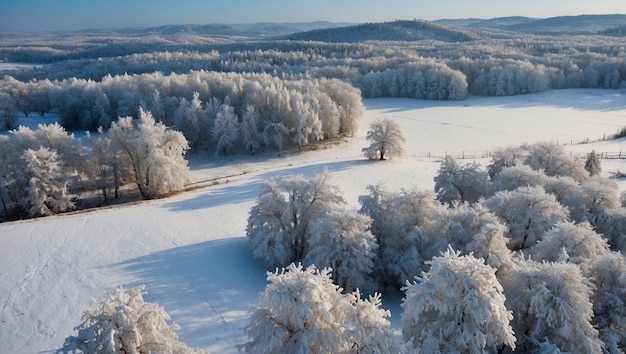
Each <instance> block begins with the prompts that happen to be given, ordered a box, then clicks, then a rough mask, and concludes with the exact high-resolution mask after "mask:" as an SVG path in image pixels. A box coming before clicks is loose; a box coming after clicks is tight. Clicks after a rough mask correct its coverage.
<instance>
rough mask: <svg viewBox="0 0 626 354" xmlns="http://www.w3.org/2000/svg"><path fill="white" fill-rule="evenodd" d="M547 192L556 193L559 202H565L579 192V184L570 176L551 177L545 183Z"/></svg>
mask: <svg viewBox="0 0 626 354" xmlns="http://www.w3.org/2000/svg"><path fill="white" fill-rule="evenodd" d="M543 189H544V190H545V191H546V193H549V194H552V195H554V197H555V198H556V200H557V202H559V203H561V204H563V203H564V202H565V201H566V200H568V199H569V198H570V197H572V196H573V195H574V194H576V193H578V189H579V185H578V182H576V180H575V179H573V178H572V177H569V176H560V177H549V178H548V179H547V180H546V181H545V182H544V183H543Z"/></svg>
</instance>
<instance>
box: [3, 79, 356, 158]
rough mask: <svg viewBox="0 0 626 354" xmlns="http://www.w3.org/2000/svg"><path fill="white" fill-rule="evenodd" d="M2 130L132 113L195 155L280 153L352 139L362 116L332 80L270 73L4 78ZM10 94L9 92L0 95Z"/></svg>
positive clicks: (87, 124)
mask: <svg viewBox="0 0 626 354" xmlns="http://www.w3.org/2000/svg"><path fill="white" fill-rule="evenodd" d="M2 88H3V89H2V90H3V91H4V92H5V93H0V105H1V104H2V102H6V103H5V106H4V107H5V109H4V110H0V112H4V113H2V114H3V116H1V117H0V118H3V126H4V127H7V128H10V129H14V128H17V127H16V125H17V121H16V117H17V115H18V111H22V112H23V114H29V112H31V111H34V112H39V113H41V114H44V113H45V112H50V111H52V112H56V113H57V114H58V115H59V116H60V123H61V125H62V126H63V127H64V128H65V129H66V130H68V131H76V130H89V131H96V130H97V129H98V128H99V127H102V128H103V129H105V130H106V129H108V128H109V127H110V126H111V124H112V122H113V121H115V120H116V119H117V118H118V117H126V116H133V117H136V118H138V114H137V107H139V106H142V107H145V108H146V110H150V111H151V112H152V114H153V115H154V117H155V119H156V120H157V121H158V122H161V123H163V124H165V125H167V126H168V127H171V128H173V129H176V130H179V131H181V132H183V134H185V136H186V138H187V140H188V142H189V144H190V146H191V147H192V148H193V149H200V148H202V149H215V150H217V153H231V152H234V151H238V150H246V151H249V152H255V151H256V150H257V149H258V148H259V147H271V148H277V149H282V148H283V147H285V146H298V147H300V148H302V147H303V146H305V145H307V144H309V143H312V142H315V141H319V140H325V139H331V138H335V137H339V136H350V135H352V134H353V133H354V132H355V131H356V128H357V126H358V121H359V120H360V119H361V117H362V116H363V113H364V107H363V104H362V102H361V95H360V94H359V91H358V90H357V89H355V88H353V87H352V86H350V85H349V84H346V83H343V82H341V81H339V80H335V79H311V80H305V79H298V80H290V79H284V80H283V79H280V78H277V77H274V76H271V75H268V74H237V73H220V72H211V71H204V70H201V71H191V72H188V73H186V74H175V73H172V74H170V75H164V74H162V73H160V72H154V73H150V74H142V75H121V76H110V75H108V76H105V77H104V78H103V79H102V81H99V82H96V81H91V80H83V79H76V78H71V79H67V80H63V81H50V80H43V81H31V82H28V83H22V82H20V81H17V80H15V79H13V78H12V77H8V76H7V77H5V78H4V79H3V80H2ZM6 92H8V93H6ZM0 108H2V107H0Z"/></svg>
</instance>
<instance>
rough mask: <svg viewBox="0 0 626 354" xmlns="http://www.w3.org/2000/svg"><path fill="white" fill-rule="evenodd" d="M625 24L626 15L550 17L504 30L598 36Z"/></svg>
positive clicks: (507, 27)
mask: <svg viewBox="0 0 626 354" xmlns="http://www.w3.org/2000/svg"><path fill="white" fill-rule="evenodd" d="M624 24H626V15H581V16H561V17H550V18H546V19H541V20H535V21H531V22H525V23H519V24H516V25H511V26H506V27H504V28H502V29H507V30H510V31H516V32H524V33H532V34H568V33H571V34H598V33H600V32H602V31H604V30H607V29H609V28H614V27H618V26H622V25H624Z"/></svg>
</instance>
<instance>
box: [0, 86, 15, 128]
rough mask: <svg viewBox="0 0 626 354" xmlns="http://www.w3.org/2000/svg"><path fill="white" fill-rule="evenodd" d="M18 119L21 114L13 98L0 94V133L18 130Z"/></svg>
mask: <svg viewBox="0 0 626 354" xmlns="http://www.w3.org/2000/svg"><path fill="white" fill-rule="evenodd" d="M18 117H19V112H18V109H17V104H16V103H15V100H14V99H13V97H11V96H10V95H9V94H7V93H4V92H0V131H1V130H13V129H16V128H17V119H18Z"/></svg>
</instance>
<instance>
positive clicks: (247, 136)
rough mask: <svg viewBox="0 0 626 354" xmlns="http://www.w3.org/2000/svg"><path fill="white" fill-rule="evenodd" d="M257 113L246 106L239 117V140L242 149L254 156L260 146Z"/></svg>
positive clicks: (252, 107)
mask: <svg viewBox="0 0 626 354" xmlns="http://www.w3.org/2000/svg"><path fill="white" fill-rule="evenodd" d="M259 119H260V118H259V113H258V112H257V111H256V110H255V109H254V106H251V105H248V106H246V108H245V110H244V112H243V115H242V117H241V140H242V143H243V147H244V149H246V151H247V152H249V153H251V154H254V153H255V152H256V150H257V149H258V148H259V147H260V146H261V142H262V139H261V134H260V133H259Z"/></svg>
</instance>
